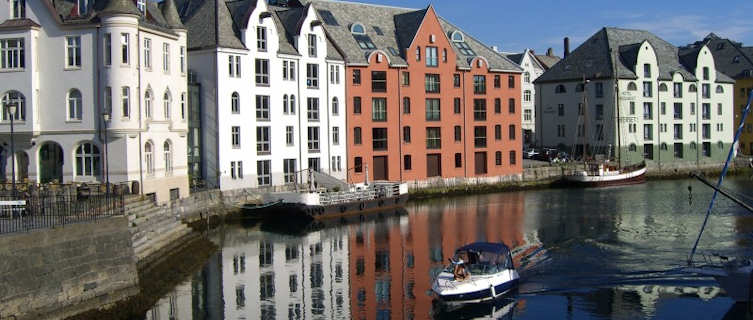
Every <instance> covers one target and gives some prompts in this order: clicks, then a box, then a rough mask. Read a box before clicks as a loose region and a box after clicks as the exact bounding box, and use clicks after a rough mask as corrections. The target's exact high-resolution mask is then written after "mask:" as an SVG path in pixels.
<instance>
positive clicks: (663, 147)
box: [661, 143, 669, 151]
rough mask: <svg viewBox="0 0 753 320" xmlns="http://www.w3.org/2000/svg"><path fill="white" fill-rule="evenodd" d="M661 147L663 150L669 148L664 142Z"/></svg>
mask: <svg viewBox="0 0 753 320" xmlns="http://www.w3.org/2000/svg"><path fill="white" fill-rule="evenodd" d="M661 149H662V150H664V151H666V150H669V147H667V144H666V143H662V144H661Z"/></svg>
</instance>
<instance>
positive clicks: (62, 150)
mask: <svg viewBox="0 0 753 320" xmlns="http://www.w3.org/2000/svg"><path fill="white" fill-rule="evenodd" d="M12 2H13V1H3V2H0V21H6V22H7V20H8V19H11V18H15V17H11V16H10V15H9V14H11V8H9V6H10V5H11V3H12ZM21 3H23V1H21ZM25 3H26V8H25V19H15V20H12V21H13V22H16V23H17V24H20V25H23V26H20V27H19V26H16V27H7V26H6V27H0V41H7V40H9V39H23V52H22V53H21V56H23V62H22V63H20V64H15V63H13V64H8V65H6V64H3V67H2V70H0V92H2V96H3V97H8V98H9V99H11V100H13V99H14V97H17V96H20V97H22V100H23V102H22V103H21V105H22V107H19V109H20V110H19V116H17V117H16V121H14V131H15V134H14V137H15V139H14V142H15V149H16V151H17V157H16V162H17V165H16V176H17V178H18V180H20V181H23V180H25V179H27V178H28V180H29V181H30V182H43V183H46V182H60V183H71V182H104V181H105V180H106V175H107V172H106V168H108V167H109V180H110V182H111V183H120V182H129V183H130V184H131V185H136V186H138V189H139V192H141V193H143V194H154V196H155V197H156V199H157V200H158V201H160V202H162V201H167V200H168V199H170V198H171V197H175V196H186V195H188V179H187V171H186V169H187V168H186V130H187V127H186V112H187V110H186V103H185V99H183V100H182V99H181V98H182V97H185V92H186V70H187V69H186V57H185V54H184V55H183V56H182V58H181V52H184V53H185V49H186V32H185V30H183V29H167V30H164V29H162V30H156V29H153V28H150V27H149V26H145V25H143V24H140V22H139V17H138V15H134V14H103V13H99V14H98V20H99V21H98V22H97V23H96V24H95V23H93V22H84V23H82V22H80V21H79V22H77V23H75V27H74V26H72V25H71V24H70V23H68V22H66V21H65V20H64V19H61V18H60V17H58V13H57V12H53V10H51V8H50V7H48V6H47V5H45V4H44V3H43V2H42V1H26V2H25ZM89 21H94V20H89ZM7 25H10V24H7ZM126 38H127V40H125V39H126ZM145 39H150V41H151V45H152V50H151V56H152V68H147V67H146V66H145V64H144V61H145V60H144V54H145V53H144V50H143V47H142V45H143V43H144V41H145ZM125 41H128V43H127V44H126V43H125ZM163 45H167V47H165V50H166V51H165V52H166V53H167V54H168V55H169V56H168V57H166V59H167V60H166V61H167V62H168V65H167V67H166V68H163V63H162V61H163V56H162V54H163ZM123 52H126V53H127V57H125V58H124V57H123ZM6 62H7V61H6ZM124 88H127V89H124ZM145 90H151V91H152V92H154V96H153V97H154V100H153V103H152V105H153V109H154V111H153V116H152V118H147V117H146V115H145V113H144V109H143V108H144V92H145ZM126 91H127V93H128V97H127V100H126V102H127V107H123V104H124V102H123V101H124V98H125V97H124V92H126ZM9 93H10V95H9ZM165 93H168V97H169V99H168V101H167V102H164V101H163V97H164V95H165ZM6 102H7V101H6ZM5 105H7V103H4V106H5ZM163 107H167V108H168V110H167V113H165V110H164V109H163ZM106 108H108V109H111V110H112V116H111V120H110V121H108V122H106V123H105V121H104V120H103V112H102V111H103V110H105V109H106ZM124 109H127V110H124ZM7 120H9V117H7V116H6V117H5V118H4V119H3V121H2V122H1V123H0V132H2V133H1V134H0V135H1V138H0V139H2V140H3V144H6V143H7V144H9V143H10V135H9V134H8V133H9V132H10V125H9V124H10V122H9V121H7ZM105 128H106V131H107V133H106V136H107V139H108V144H107V152H106V153H107V155H109V158H110V159H106V156H105V145H104V141H105ZM147 144H150V147H151V152H147V150H145V147H146V146H147ZM5 148H6V147H4V149H5ZM147 149H148V147H147ZM7 151H8V149H5V150H4V151H3V152H2V155H3V158H4V159H5V160H4V163H3V164H5V163H7V164H8V165H5V169H4V173H5V175H6V176H7V177H9V176H10V174H11V170H10V165H9V164H10V159H11V157H10V155H9V152H7ZM134 182H138V183H137V184H136V183H134ZM171 193H172V196H171Z"/></svg>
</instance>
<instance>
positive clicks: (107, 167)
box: [102, 111, 110, 200]
mask: <svg viewBox="0 0 753 320" xmlns="http://www.w3.org/2000/svg"><path fill="white" fill-rule="evenodd" d="M102 119H103V120H104V129H105V197H106V198H107V199H108V200H109V199H110V156H109V155H108V154H107V123H108V122H110V112H109V111H105V112H104V113H102Z"/></svg>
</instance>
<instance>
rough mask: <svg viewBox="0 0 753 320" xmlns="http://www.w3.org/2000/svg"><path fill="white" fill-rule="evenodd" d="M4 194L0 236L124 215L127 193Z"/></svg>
mask: <svg viewBox="0 0 753 320" xmlns="http://www.w3.org/2000/svg"><path fill="white" fill-rule="evenodd" d="M86 191H87V192H76V193H70V192H66V193H55V192H51V191H44V190H36V191H33V192H28V191H27V192H19V191H16V192H12V191H11V192H6V191H3V192H0V234H4V233H14V232H26V231H29V230H34V229H43V228H53V227H57V226H63V225H66V224H71V223H78V222H85V221H94V220H98V219H102V218H107V217H112V216H118V215H122V214H124V212H125V203H124V195H123V194H106V193H92V192H91V191H90V190H86Z"/></svg>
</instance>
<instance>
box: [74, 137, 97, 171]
mask: <svg viewBox="0 0 753 320" xmlns="http://www.w3.org/2000/svg"><path fill="white" fill-rule="evenodd" d="M99 165H100V161H99V148H98V147H97V146H96V145H94V144H92V143H88V142H87V143H83V144H81V145H79V146H78V148H77V149H76V175H77V176H79V177H97V176H99Z"/></svg>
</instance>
